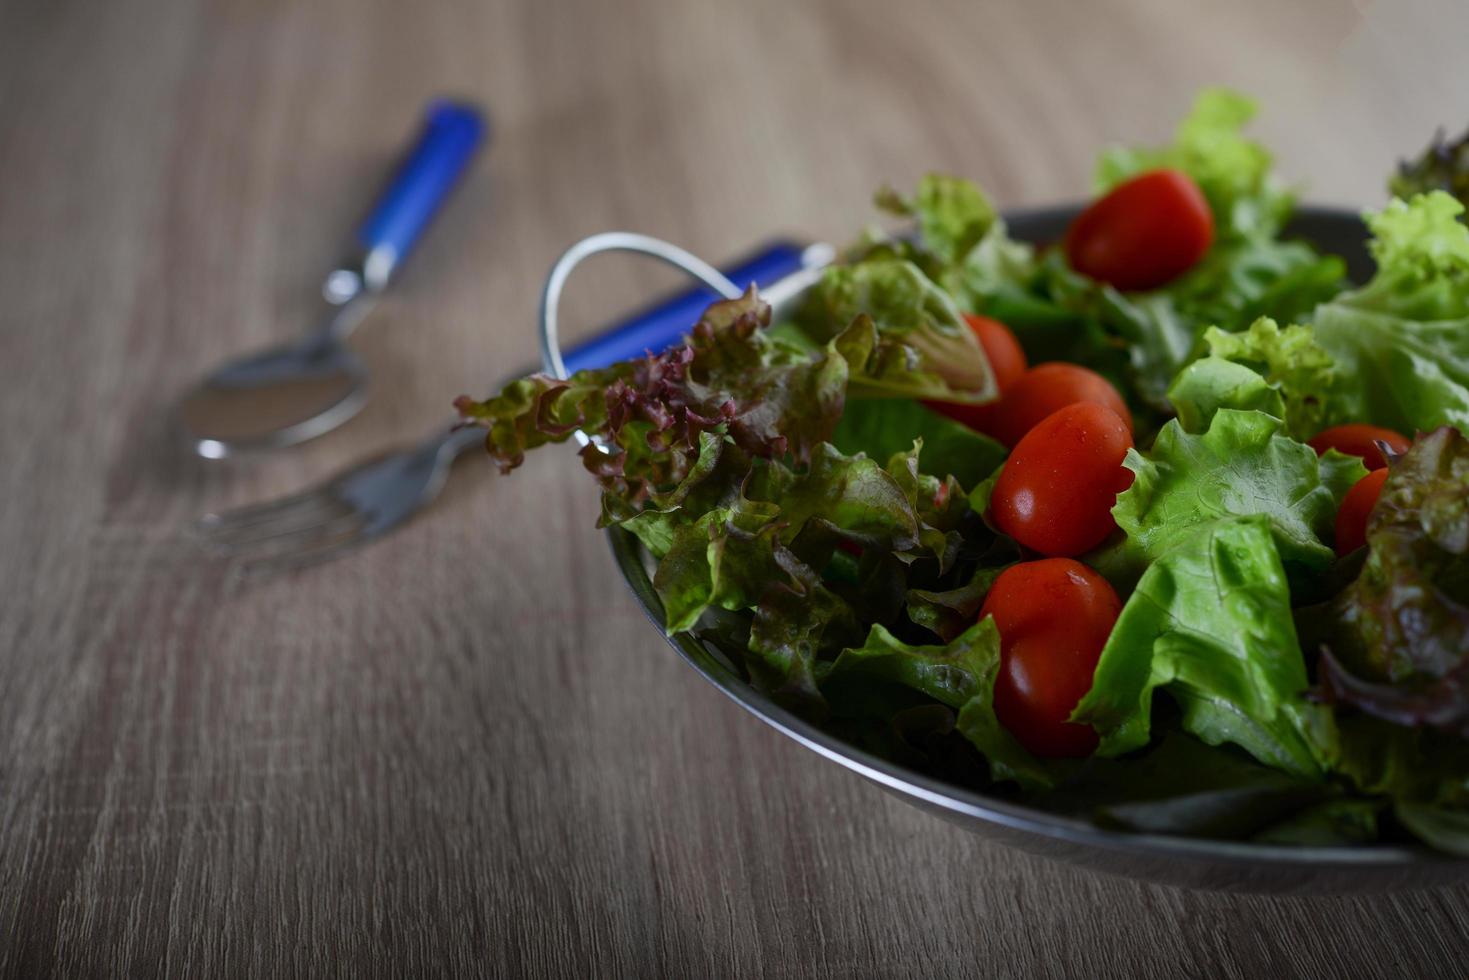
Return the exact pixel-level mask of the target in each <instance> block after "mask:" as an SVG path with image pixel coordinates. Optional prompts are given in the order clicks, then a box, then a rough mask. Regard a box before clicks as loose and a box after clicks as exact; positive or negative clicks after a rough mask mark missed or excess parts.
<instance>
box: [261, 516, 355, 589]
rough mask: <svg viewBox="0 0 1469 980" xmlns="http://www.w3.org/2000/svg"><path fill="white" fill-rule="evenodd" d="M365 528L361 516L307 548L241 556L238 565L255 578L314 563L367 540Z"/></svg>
mask: <svg viewBox="0 0 1469 980" xmlns="http://www.w3.org/2000/svg"><path fill="white" fill-rule="evenodd" d="M366 528H367V521H366V520H365V519H364V520H363V521H361V522H360V523H358V524H357V525H356V526H354V527H353V528H351V529H350V530H347V531H345V532H342V533H339V534H337V535H335V536H333V537H330V538H328V539H326V540H318V541H317V542H316V543H315V544H313V545H310V546H307V547H302V548H297V549H292V550H286V549H281V550H278V551H276V552H274V553H272V554H267V555H258V556H253V557H249V558H241V559H240V567H241V570H242V571H243V572H244V573H245V575H247V576H248V577H251V578H255V577H263V576H267V575H274V574H277V573H281V572H289V571H294V570H296V569H299V568H305V567H307V566H309V565H315V564H317V563H319V562H324V561H327V560H329V559H332V558H335V557H337V556H338V555H340V554H342V553H343V552H346V551H350V550H352V549H353V548H356V547H359V546H360V545H363V544H366V543H367V542H368V541H371V540H372V538H373V535H370V534H367V533H365V530H366Z"/></svg>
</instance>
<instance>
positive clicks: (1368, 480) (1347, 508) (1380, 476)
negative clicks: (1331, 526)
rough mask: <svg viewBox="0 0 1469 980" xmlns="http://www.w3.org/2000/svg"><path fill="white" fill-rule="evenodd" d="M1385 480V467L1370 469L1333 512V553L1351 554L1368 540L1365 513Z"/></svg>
mask: <svg viewBox="0 0 1469 980" xmlns="http://www.w3.org/2000/svg"><path fill="white" fill-rule="evenodd" d="M1386 480H1387V467H1386V466H1384V467H1383V468H1382V469H1380V470H1373V471H1372V472H1371V473H1368V474H1367V475H1366V476H1364V477H1362V479H1360V480H1358V481H1357V482H1356V483H1355V484H1353V485H1352V489H1350V490H1348V491H1347V495H1346V496H1345V497H1343V498H1342V501H1341V507H1340V508H1339V509H1338V510H1337V512H1336V553H1337V555H1338V556H1342V557H1344V556H1346V555H1350V554H1351V553H1352V552H1354V551H1356V550H1357V549H1358V548H1360V547H1362V546H1363V545H1364V544H1366V543H1367V516H1368V515H1369V514H1371V513H1372V508H1373V507H1376V506H1377V498H1378V496H1380V495H1381V493H1382V484H1383V483H1384V482H1385V481H1386Z"/></svg>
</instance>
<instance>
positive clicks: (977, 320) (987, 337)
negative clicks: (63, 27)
mask: <svg viewBox="0 0 1469 980" xmlns="http://www.w3.org/2000/svg"><path fill="white" fill-rule="evenodd" d="M964 322H965V323H967V324H969V329H970V330H972V331H973V332H974V336H975V337H976V338H978V339H979V346H980V347H983V348H984V356H985V357H986V358H988V359H989V362H990V369H991V370H993V371H994V372H995V384H996V385H998V386H999V389H1000V391H1001V392H1002V393H1003V392H1004V391H1005V390H1006V389H1008V388H1009V387H1010V385H1012V384H1014V383H1015V381H1016V379H1017V378H1019V377H1020V376H1021V375H1022V374H1024V373H1025V367H1026V364H1025V351H1023V350H1021V348H1020V341H1018V340H1016V339H1015V335H1014V334H1013V333H1011V332H1010V328H1009V327H1007V326H1005V325H1004V324H1003V323H1001V322H1000V321H999V320H992V319H990V318H989V317H987V316H980V315H979V314H977V313H966V314H964Z"/></svg>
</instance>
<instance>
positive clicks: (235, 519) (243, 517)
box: [195, 487, 326, 534]
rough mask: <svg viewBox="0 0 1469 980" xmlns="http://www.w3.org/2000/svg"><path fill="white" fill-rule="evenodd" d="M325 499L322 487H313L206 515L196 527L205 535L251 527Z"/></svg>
mask: <svg viewBox="0 0 1469 980" xmlns="http://www.w3.org/2000/svg"><path fill="white" fill-rule="evenodd" d="M324 498H326V494H324V493H323V492H322V488H321V487H311V488H309V489H306V490H302V491H301V492H300V493H293V494H291V495H290V496H288V497H281V498H279V499H277V500H267V501H265V502H264V503H259V504H250V505H248V506H245V507H236V508H234V509H233V510H225V511H218V512H216V513H213V514H205V515H204V516H203V517H201V518H199V520H198V521H197V522H196V524H195V527H197V528H198V529H199V530H200V531H201V532H203V533H205V534H212V533H215V532H218V531H228V530H232V529H235V528H245V527H250V526H252V525H255V524H262V523H265V522H268V521H272V520H275V519H276V518H280V517H285V516H288V515H289V514H290V513H291V512H292V511H295V510H297V509H298V508H302V507H309V506H311V505H315V504H319V503H320V502H321V501H322V500H323V499H324Z"/></svg>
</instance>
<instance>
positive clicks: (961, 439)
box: [831, 399, 1005, 488]
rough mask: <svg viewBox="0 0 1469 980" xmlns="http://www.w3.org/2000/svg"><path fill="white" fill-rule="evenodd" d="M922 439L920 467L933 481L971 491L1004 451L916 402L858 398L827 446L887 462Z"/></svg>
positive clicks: (978, 434)
mask: <svg viewBox="0 0 1469 980" xmlns="http://www.w3.org/2000/svg"><path fill="white" fill-rule="evenodd" d="M914 439H922V440H923V455H922V456H921V457H920V459H921V468H922V470H923V471H924V472H926V473H932V474H934V475H936V476H939V475H946V474H952V475H953V476H954V478H955V479H957V480H958V481H959V483H960V484H961V485H963V486H965V487H971V488H972V487H974V486H975V485H976V484H977V483H979V482H980V481H981V480H983V479H984V478H985V477H987V476H989V475H990V473H992V472H994V469H995V467H997V466H999V465H1000V464H1001V463H1002V462H1004V461H1005V447H1004V446H1002V445H1000V444H999V443H998V442H995V440H993V439H991V438H990V437H989V436H986V435H981V434H980V433H978V432H975V431H974V430H973V429H971V428H969V427H968V426H966V425H962V424H960V423H959V422H955V421H954V420H953V419H950V418H945V417H944V416H942V415H939V414H938V413H937V412H933V411H930V410H929V409H927V408H924V407H923V406H922V405H920V404H919V403H918V402H915V401H904V400H897V399H885V400H877V399H862V400H854V401H852V402H850V403H849V404H848V405H847V409H846V411H845V412H843V413H842V417H841V420H840V421H839V422H837V427H836V431H835V432H834V433H832V437H831V441H832V444H833V445H835V446H836V447H837V448H838V449H840V450H841V451H842V452H844V453H847V454H848V455H852V454H855V453H866V454H867V455H868V456H871V457H872V458H873V459H887V458H889V457H890V456H892V455H893V454H894V453H900V452H906V451H907V450H909V449H911V448H912V446H913V440H914Z"/></svg>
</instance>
